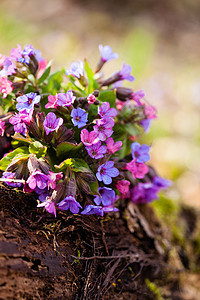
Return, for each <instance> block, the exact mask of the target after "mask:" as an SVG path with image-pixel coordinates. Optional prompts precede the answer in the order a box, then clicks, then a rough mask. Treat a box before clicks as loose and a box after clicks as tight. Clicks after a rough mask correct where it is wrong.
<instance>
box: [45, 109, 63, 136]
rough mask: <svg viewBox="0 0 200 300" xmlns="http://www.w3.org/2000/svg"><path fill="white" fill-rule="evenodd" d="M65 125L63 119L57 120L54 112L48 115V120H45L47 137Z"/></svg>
mask: <svg viewBox="0 0 200 300" xmlns="http://www.w3.org/2000/svg"><path fill="white" fill-rule="evenodd" d="M62 124H63V119H62V118H58V119H56V115H55V114H54V113H52V112H50V113H48V114H47V116H46V119H45V120H44V123H43V125H44V129H45V131H46V135H48V134H49V133H50V132H52V131H55V130H57V129H58V128H59V127H60V126H61V125H62Z"/></svg>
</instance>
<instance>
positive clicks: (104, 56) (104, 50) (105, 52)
mask: <svg viewBox="0 0 200 300" xmlns="http://www.w3.org/2000/svg"><path fill="white" fill-rule="evenodd" d="M99 51H100V54H101V60H102V61H103V62H106V61H108V60H111V59H115V58H118V56H119V55H118V54H117V53H113V52H112V48H111V47H110V46H103V45H99Z"/></svg>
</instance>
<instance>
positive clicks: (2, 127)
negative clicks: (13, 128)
mask: <svg viewBox="0 0 200 300" xmlns="http://www.w3.org/2000/svg"><path fill="white" fill-rule="evenodd" d="M5 128H6V126H5V122H4V121H0V135H1V136H3V135H4V132H5Z"/></svg>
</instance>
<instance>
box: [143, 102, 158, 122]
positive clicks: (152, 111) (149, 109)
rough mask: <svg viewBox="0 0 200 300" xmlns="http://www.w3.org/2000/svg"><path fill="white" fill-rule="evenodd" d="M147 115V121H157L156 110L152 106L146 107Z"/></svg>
mask: <svg viewBox="0 0 200 300" xmlns="http://www.w3.org/2000/svg"><path fill="white" fill-rule="evenodd" d="M145 115H146V117H147V119H156V118H157V116H156V108H155V106H152V105H145Z"/></svg>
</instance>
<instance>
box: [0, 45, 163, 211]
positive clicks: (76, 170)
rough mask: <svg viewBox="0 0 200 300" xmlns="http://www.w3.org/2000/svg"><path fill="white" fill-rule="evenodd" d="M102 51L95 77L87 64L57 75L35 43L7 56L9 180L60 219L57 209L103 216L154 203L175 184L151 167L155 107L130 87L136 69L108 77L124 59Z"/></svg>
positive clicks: (0, 87) (2, 123) (2, 120)
mask: <svg viewBox="0 0 200 300" xmlns="http://www.w3.org/2000/svg"><path fill="white" fill-rule="evenodd" d="M99 50H100V55H101V57H100V60H99V63H98V65H97V67H96V70H95V71H93V70H92V69H91V67H90V66H89V64H88V61H87V60H85V61H84V62H83V61H80V60H79V61H77V62H73V63H72V64H71V65H70V66H69V67H68V68H67V69H66V70H61V71H57V72H55V73H53V74H51V73H50V71H51V63H48V64H47V62H46V60H45V59H43V58H42V56H41V54H40V52H39V51H38V50H35V49H34V48H33V47H32V46H31V45H27V46H25V47H24V49H22V48H21V46H20V45H18V47H17V48H15V49H12V51H11V54H10V56H8V57H6V56H1V57H0V66H1V71H0V92H1V98H0V101H1V107H2V110H3V114H2V115H1V117H0V134H1V136H6V137H7V138H9V139H10V140H11V148H10V151H9V152H8V153H7V154H5V155H4V157H3V158H2V159H1V160H0V169H1V170H2V171H3V173H2V178H1V181H3V182H4V183H6V184H7V185H10V186H12V187H14V188H17V189H23V191H24V192H26V193H34V194H35V195H37V198H38V205H37V206H38V207H45V209H46V210H47V211H48V212H49V213H52V214H54V215H55V217H56V211H57V209H59V210H70V211H71V213H74V214H77V213H81V214H85V215H91V214H96V215H99V216H103V215H104V213H108V212H113V211H117V210H118V208H117V207H119V200H121V201H125V200H126V199H129V200H130V201H133V202H134V203H137V204H139V203H146V202H150V201H152V200H153V199H157V198H158V196H157V194H158V192H159V190H160V189H162V188H165V187H167V186H168V185H169V181H167V180H165V179H163V178H161V177H159V176H157V174H156V172H155V171H154V169H153V168H152V167H149V166H148V165H147V163H148V161H149V159H150V155H149V147H148V146H147V145H140V144H139V143H138V142H136V140H137V137H139V136H141V135H142V134H143V133H144V132H146V131H147V130H148V128H149V127H150V123H151V121H152V119H154V118H156V110H155V108H154V107H153V106H151V105H148V104H147V103H146V102H145V100H144V96H145V94H144V92H143V91H142V90H139V91H134V90H132V89H130V88H126V87H123V86H122V85H123V82H124V81H125V80H129V81H134V77H133V76H132V75H131V66H129V65H127V64H125V63H123V65H122V68H121V70H119V71H117V72H116V73H114V74H112V75H111V76H110V77H109V78H104V77H103V73H102V67H103V66H104V64H105V63H107V62H108V61H109V60H111V59H116V58H117V57H118V54H117V53H113V52H112V49H111V48H110V47H109V46H102V45H100V46H99Z"/></svg>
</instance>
